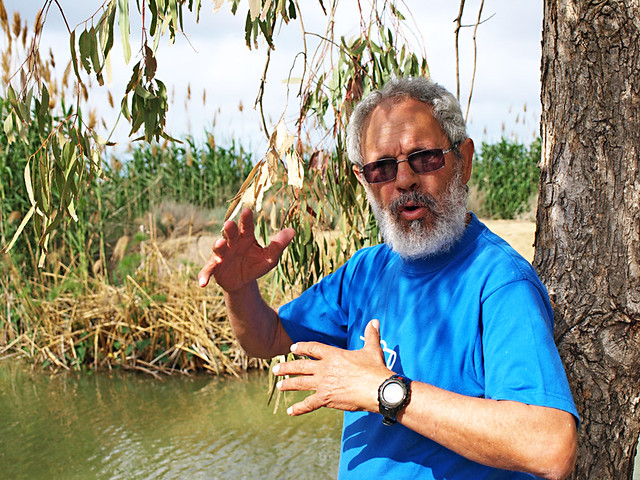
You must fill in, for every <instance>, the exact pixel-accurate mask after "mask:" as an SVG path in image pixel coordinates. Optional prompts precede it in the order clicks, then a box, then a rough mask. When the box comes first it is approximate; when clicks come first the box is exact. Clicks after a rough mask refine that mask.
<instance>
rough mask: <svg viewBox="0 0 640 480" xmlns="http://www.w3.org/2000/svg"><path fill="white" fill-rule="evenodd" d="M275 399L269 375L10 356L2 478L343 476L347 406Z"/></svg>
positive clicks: (0, 395)
mask: <svg viewBox="0 0 640 480" xmlns="http://www.w3.org/2000/svg"><path fill="white" fill-rule="evenodd" d="M298 398H300V397H298ZM266 400H267V378H266V375H265V374H251V375H247V376H245V377H243V379H242V380H237V379H232V378H222V379H220V378H216V377H210V376H206V377H199V378H194V379H188V378H179V377H175V378H165V379H164V380H162V381H157V380H154V379H152V378H149V377H146V376H140V375H136V374H132V373H127V374H112V375H109V374H99V375H88V374H85V375H82V376H76V375H68V374H61V375H54V376H49V375H43V374H42V373H29V371H28V370H27V369H25V368H23V367H20V366H19V365H18V364H16V363H15V362H7V361H5V362H0V478H7V479H16V480H17V479H30V480H31V479H65V480H67V479H68V480H72V479H82V480H85V479H127V480H129V479H173V478H189V479H234V480H235V479H244V478H250V479H255V480H258V479H289V478H295V479H325V478H326V479H329V478H331V479H335V478H336V474H337V471H338V455H339V441H340V427H341V422H342V415H341V413H340V412H337V411H332V410H328V409H324V410H321V411H318V412H315V413H312V414H310V415H306V416H303V417H298V418H290V417H288V416H287V415H286V414H285V412H284V410H285V408H286V407H285V408H282V407H281V408H280V410H279V411H278V413H276V414H275V415H274V414H273V413H272V411H273V407H272V406H266ZM293 400H294V397H293V396H289V397H288V401H287V404H290V403H291V402H292V401H293Z"/></svg>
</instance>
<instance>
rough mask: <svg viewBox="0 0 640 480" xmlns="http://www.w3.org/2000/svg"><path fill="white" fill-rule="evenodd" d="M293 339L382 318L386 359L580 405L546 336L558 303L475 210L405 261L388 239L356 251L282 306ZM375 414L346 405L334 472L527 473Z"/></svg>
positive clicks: (357, 331) (336, 338)
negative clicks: (474, 457)
mask: <svg viewBox="0 0 640 480" xmlns="http://www.w3.org/2000/svg"><path fill="white" fill-rule="evenodd" d="M279 315H280V319H281V321H282V324H283V326H284V328H285V330H286V331H287V333H288V334H289V336H290V337H291V339H292V340H293V341H294V342H297V341H318V342H322V343H326V344H329V345H333V346H336V347H340V348H346V349H350V350H356V349H360V348H362V347H363V346H364V337H363V335H364V329H365V326H366V325H367V323H368V322H369V321H370V320H372V319H374V318H375V319H378V320H379V321H380V334H381V346H382V348H383V350H384V354H385V359H386V362H387V366H388V367H389V368H390V369H391V370H393V371H394V372H396V373H402V374H404V375H406V376H407V377H409V378H411V379H413V380H416V381H420V382H425V383H429V384H431V385H435V386H437V387H440V388H443V389H446V390H449V391H451V392H455V393H459V394H462V395H467V396H471V397H480V398H482V397H484V398H490V399H495V400H514V401H518V402H522V403H526V404H530V405H540V406H546V407H553V408H557V409H560V410H565V411H567V412H570V413H572V414H573V415H574V416H576V418H577V416H578V414H577V411H576V408H575V405H574V403H573V399H572V396H571V392H570V390H569V386H568V382H567V379H566V374H565V372H564V368H563V366H562V363H561V361H560V357H559V355H558V351H557V349H556V346H555V343H554V340H553V312H552V309H551V306H550V304H549V300H548V295H547V291H546V289H545V287H544V286H543V285H542V283H541V282H540V280H539V279H538V276H537V275H536V273H535V271H534V270H533V268H532V267H531V265H530V264H529V263H528V262H527V261H526V260H525V259H523V258H522V257H521V256H520V255H518V254H517V253H516V252H515V251H514V250H513V249H512V248H511V247H510V246H509V245H508V244H507V243H506V242H505V241H504V240H502V239H501V238H500V237H498V236H496V235H495V234H493V233H492V232H491V231H490V230H489V229H488V228H487V227H486V226H485V225H484V224H482V223H481V222H480V221H479V220H478V219H477V218H476V216H475V215H472V219H471V221H470V223H469V225H468V226H467V228H466V229H465V231H464V234H463V236H462V237H461V239H460V240H459V241H458V242H457V243H456V244H455V245H454V247H453V248H452V249H451V250H450V251H448V252H447V253H444V254H440V255H436V256H432V257H429V258H427V259H421V260H417V261H404V260H402V259H401V258H400V257H399V256H398V255H397V254H396V253H394V252H392V251H391V250H390V249H389V248H388V247H387V246H386V245H379V246H376V247H370V248H365V249H362V250H360V251H358V252H357V253H356V254H354V255H353V257H352V258H351V259H350V260H349V261H348V262H347V263H346V264H345V265H343V266H342V267H341V268H339V269H338V270H337V271H336V272H334V273H333V274H331V275H328V276H326V277H325V278H323V279H322V280H321V281H320V282H318V283H317V284H316V285H314V286H313V287H311V288H310V289H308V290H307V291H306V292H304V293H303V294H302V295H301V296H300V297H298V298H297V299H295V300H294V301H292V302H290V303H288V304H286V305H283V306H282V307H281V308H280V309H279ZM381 420H382V418H381V416H380V415H379V414H376V413H369V412H345V414H344V425H343V432H342V451H341V455H340V471H339V478H345V479H346V478H349V479H352V478H354V479H355V478H363V479H364V478H366V479H367V480H370V479H371V478H381V477H383V476H384V478H420V479H423V478H433V479H454V478H460V479H463V478H464V479H469V478H473V479H485V478H486V479H489V478H491V479H498V478H500V479H502V478H509V479H515V478H529V479H530V478H533V477H532V476H531V475H527V474H522V473H516V472H509V471H504V470H498V469H494V468H490V467H486V466H483V465H480V464H477V463H475V462H472V461H469V460H467V459H465V458H464V457H462V456H460V455H458V454H457V453H454V452H452V451H451V450H448V449H447V448H445V447H443V446H441V445H439V444H438V443H435V442H433V441H432V440H429V439H428V438H426V437H423V436H422V435H419V434H417V433H415V432H414V431H412V430H410V429H408V428H406V427H404V426H403V425H400V424H397V425H395V426H393V427H387V426H384V425H383V424H382V421H381Z"/></svg>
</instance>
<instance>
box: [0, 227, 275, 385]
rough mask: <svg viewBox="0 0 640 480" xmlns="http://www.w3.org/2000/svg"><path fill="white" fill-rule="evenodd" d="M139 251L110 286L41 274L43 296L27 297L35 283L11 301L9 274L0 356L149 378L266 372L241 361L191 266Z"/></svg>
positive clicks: (220, 310) (155, 246)
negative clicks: (132, 268)
mask: <svg viewBox="0 0 640 480" xmlns="http://www.w3.org/2000/svg"><path fill="white" fill-rule="evenodd" d="M192 241H195V239H194V238H193V237H192V238H191V239H185V240H184V242H183V243H188V242H192ZM171 248H172V249H175V248H176V244H175V242H174V243H173V244H172V247H171ZM141 249H142V259H143V260H142V261H141V264H140V266H139V268H138V270H137V272H136V274H135V275H127V277H126V279H125V281H124V282H123V283H122V284H121V285H118V286H114V285H111V284H109V283H107V282H106V281H104V279H100V278H92V279H86V280H83V279H80V278H75V277H72V276H71V273H67V274H47V276H48V277H49V278H48V281H47V282H46V283H47V284H49V285H52V286H51V287H48V291H46V292H41V294H40V295H34V294H33V292H34V291H35V290H36V288H35V287H36V285H30V286H25V285H22V286H21V287H20V288H21V290H22V292H24V294H18V295H13V296H11V295H9V294H8V292H11V291H12V289H13V291H14V292H16V291H19V288H18V285H17V283H18V282H17V281H16V278H17V277H15V276H10V277H9V278H12V279H13V280H10V281H9V283H10V284H9V285H5V284H3V287H4V288H3V294H2V297H3V298H2V301H3V304H4V305H5V306H6V310H5V313H6V312H9V311H13V312H14V317H13V318H5V319H4V321H3V322H2V324H1V327H2V328H1V331H0V335H1V338H2V342H1V345H2V347H0V358H4V357H7V356H26V357H28V358H29V359H30V361H31V362H32V363H41V364H42V365H44V366H47V367H50V368H53V369H65V370H79V371H81V370H87V369H95V370H97V369H114V368H120V369H127V370H137V371H141V372H144V373H147V374H151V375H153V376H156V377H158V376H161V375H163V374H172V373H181V374H192V373H196V372H208V373H211V374H217V375H236V376H237V375H238V374H239V373H240V372H242V371H245V370H248V369H263V368H267V367H268V365H269V363H268V361H266V360H260V359H254V358H249V357H248V356H247V355H246V354H245V353H244V351H243V350H242V348H241V347H240V346H239V345H238V343H237V341H236V339H235V337H234V335H233V332H232V330H231V327H230V326H229V323H228V321H227V317H226V312H225V307H224V300H223V297H222V292H221V290H220V289H219V288H218V287H216V286H210V287H208V288H206V289H201V288H200V287H198V286H197V282H196V280H195V273H196V272H197V271H198V270H199V268H200V267H199V266H194V265H192V264H189V263H178V262H176V260H175V258H174V255H172V254H170V253H167V251H166V249H163V246H162V244H161V243H158V242H156V241H154V240H150V241H148V242H145V244H144V245H142V246H141ZM163 250H164V251H163ZM68 272H70V271H68ZM6 278H7V277H5V279H6ZM5 283H6V281H5ZM63 285H66V286H67V287H66V288H62V289H61V286H63ZM79 285H80V287H79ZM39 286H40V287H41V284H40V285H39ZM27 287H29V288H27ZM54 289H58V290H59V292H57V293H56V292H54V291H53V290H54ZM26 290H29V291H30V292H29V294H27V292H26ZM78 290H80V291H78ZM49 298H50V299H49Z"/></svg>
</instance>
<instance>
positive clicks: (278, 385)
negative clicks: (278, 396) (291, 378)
mask: <svg viewBox="0 0 640 480" xmlns="http://www.w3.org/2000/svg"><path fill="white" fill-rule="evenodd" d="M276 388H277V389H278V390H280V388H282V380H280V381H279V382H278V383H276Z"/></svg>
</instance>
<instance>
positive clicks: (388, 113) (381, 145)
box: [361, 97, 446, 155]
mask: <svg viewBox="0 0 640 480" xmlns="http://www.w3.org/2000/svg"><path fill="white" fill-rule="evenodd" d="M442 137H445V138H446V135H445V134H444V131H443V130H442V128H441V127H440V124H439V122H438V121H437V120H436V118H435V116H434V114H433V108H432V107H431V106H430V105H428V104H426V103H424V102H421V101H420V100H416V99H414V98H411V97H399V98H390V99H386V100H384V101H383V102H381V103H380V104H379V105H378V106H377V107H376V108H375V109H374V110H373V111H372V112H371V114H370V115H369V117H368V118H367V120H366V121H365V122H364V124H363V127H362V144H361V148H362V153H363V155H364V153H365V150H368V151H369V152H370V153H373V152H372V150H378V149H382V150H388V149H392V150H393V149H396V148H403V147H409V148H410V147H411V146H412V145H411V144H420V143H427V144H428V143H430V142H434V143H439V142H440V141H441V139H442ZM425 146H429V145H425ZM434 146H437V145H434ZM380 153H383V152H380ZM384 153H391V152H384Z"/></svg>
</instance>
